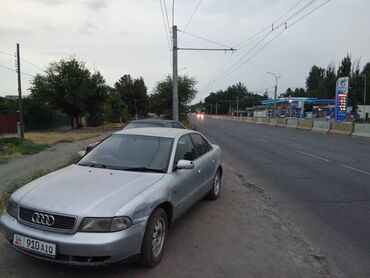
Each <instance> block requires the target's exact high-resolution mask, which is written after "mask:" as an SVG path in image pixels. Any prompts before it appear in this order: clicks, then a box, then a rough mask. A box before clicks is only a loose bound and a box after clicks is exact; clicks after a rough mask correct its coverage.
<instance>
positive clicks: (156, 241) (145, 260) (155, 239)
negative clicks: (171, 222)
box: [139, 208, 168, 267]
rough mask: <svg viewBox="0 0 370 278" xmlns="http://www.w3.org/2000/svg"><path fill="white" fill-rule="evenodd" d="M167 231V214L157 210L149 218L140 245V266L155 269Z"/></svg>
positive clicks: (160, 209) (160, 257) (161, 254)
mask: <svg viewBox="0 0 370 278" xmlns="http://www.w3.org/2000/svg"><path fill="white" fill-rule="evenodd" d="M167 231H168V220H167V213H166V212H165V210H164V209H162V208H157V209H156V210H155V211H154V212H153V213H152V215H151V216H150V217H149V220H148V223H147V225H146V229H145V234H144V238H143V243H142V245H141V255H140V261H139V262H140V264H141V265H143V266H145V267H155V266H156V265H157V264H159V262H160V261H161V259H162V257H163V252H164V244H165V240H166V236H167Z"/></svg>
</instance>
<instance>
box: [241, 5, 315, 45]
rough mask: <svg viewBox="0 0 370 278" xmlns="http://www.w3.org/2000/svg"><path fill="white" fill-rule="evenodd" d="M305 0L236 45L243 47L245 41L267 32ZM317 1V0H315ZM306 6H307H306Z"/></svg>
mask: <svg viewBox="0 0 370 278" xmlns="http://www.w3.org/2000/svg"><path fill="white" fill-rule="evenodd" d="M303 1H305V0H300V1H298V2H297V3H296V4H294V5H293V6H292V7H291V8H290V9H289V10H288V11H287V12H285V13H284V14H282V15H281V16H280V17H279V18H278V19H277V20H275V21H274V22H273V23H272V24H270V25H268V26H266V27H264V28H262V30H260V31H258V32H256V33H254V34H253V35H251V36H250V37H248V38H246V39H245V40H243V41H241V42H239V43H238V44H236V45H235V47H238V48H239V49H240V48H242V47H241V45H243V44H244V43H245V42H247V41H249V40H250V39H252V38H254V37H255V36H257V35H259V34H261V33H263V32H265V31H266V30H268V29H271V27H273V25H274V24H275V23H277V22H278V21H279V20H280V19H282V18H283V17H284V16H286V15H287V14H289V13H290V12H291V11H292V10H293V9H294V8H295V7H297V6H298V5H299V4H300V3H301V2H303ZM314 1H315V0H314ZM304 8H306V7H304Z"/></svg>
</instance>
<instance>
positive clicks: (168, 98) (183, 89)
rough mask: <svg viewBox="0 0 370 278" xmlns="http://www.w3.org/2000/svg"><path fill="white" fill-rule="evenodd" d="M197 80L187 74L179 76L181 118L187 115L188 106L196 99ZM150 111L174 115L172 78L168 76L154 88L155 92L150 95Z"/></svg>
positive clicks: (169, 115)
mask: <svg viewBox="0 0 370 278" xmlns="http://www.w3.org/2000/svg"><path fill="white" fill-rule="evenodd" d="M196 83H197V82H196V80H195V79H194V78H192V77H188V76H187V75H183V76H179V78H178V92H179V111H180V119H182V120H184V119H185V117H186V106H187V105H188V104H189V103H190V102H191V101H192V100H193V99H194V97H195V95H196V94H197V90H196V88H195V85H196ZM149 108H150V112H154V113H156V114H158V115H162V114H163V115H165V116H166V117H167V118H171V117H172V78H171V76H169V75H168V76H167V77H166V78H165V79H164V80H161V81H159V82H158V83H157V85H156V86H155V88H154V93H153V94H151V95H150V97H149Z"/></svg>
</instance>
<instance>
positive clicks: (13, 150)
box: [0, 137, 49, 163]
mask: <svg viewBox="0 0 370 278" xmlns="http://www.w3.org/2000/svg"><path fill="white" fill-rule="evenodd" d="M0 146H2V147H3V149H2V150H1V151H0V163H6V161H7V159H8V158H10V157H13V156H17V155H22V154H34V153H38V152H41V151H43V150H45V149H46V148H48V147H49V146H48V144H40V143H35V142H33V141H32V140H29V139H24V140H21V139H19V138H16V137H8V138H0Z"/></svg>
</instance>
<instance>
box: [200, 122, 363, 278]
mask: <svg viewBox="0 0 370 278" xmlns="http://www.w3.org/2000/svg"><path fill="white" fill-rule="evenodd" d="M193 122H194V123H195V124H196V125H197V128H198V130H199V131H200V132H202V133H204V134H205V135H206V136H207V137H208V138H209V139H210V140H211V141H212V142H214V143H216V144H219V145H220V146H221V147H222V149H223V153H224V156H225V160H226V161H229V163H230V164H231V165H232V166H233V167H235V169H236V170H237V171H238V172H240V173H242V174H243V175H244V177H245V178H246V179H247V180H248V182H250V183H253V184H255V185H256V186H257V187H259V188H261V190H264V191H265V192H266V194H268V195H269V196H270V200H269V201H268V202H269V203H270V205H272V206H274V207H275V208H276V209H277V211H279V212H280V214H281V215H285V216H286V217H287V219H289V220H290V221H292V222H293V223H294V224H296V225H297V227H298V228H299V229H300V230H301V231H302V233H303V234H304V235H305V236H307V238H308V239H309V240H310V241H312V242H313V243H314V244H315V246H318V247H319V248H320V250H321V252H322V253H323V254H324V255H325V256H326V257H327V258H328V261H329V265H330V266H331V268H332V269H333V271H334V273H335V274H336V275H338V276H343V277H349V276H351V277H369V276H370V140H366V139H356V138H348V137H341V136H335V135H326V134H317V133H313V132H307V131H300V130H295V129H288V128H275V127H269V126H263V125H257V124H249V123H244V122H238V121H224V120H212V119H208V118H207V119H204V120H203V121H197V120H195V119H193Z"/></svg>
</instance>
